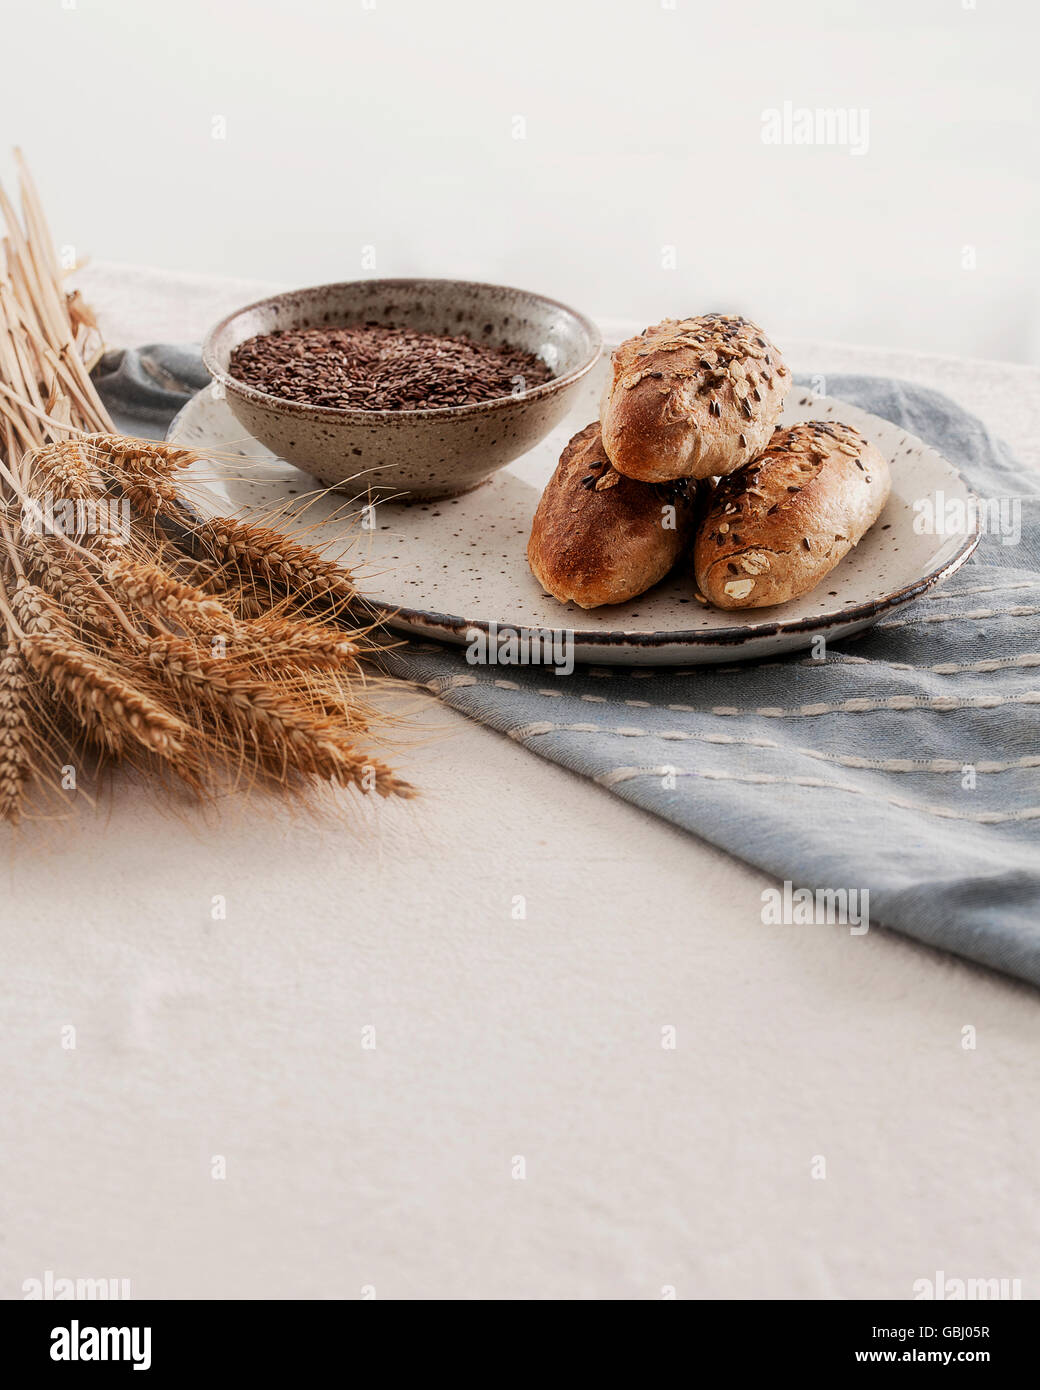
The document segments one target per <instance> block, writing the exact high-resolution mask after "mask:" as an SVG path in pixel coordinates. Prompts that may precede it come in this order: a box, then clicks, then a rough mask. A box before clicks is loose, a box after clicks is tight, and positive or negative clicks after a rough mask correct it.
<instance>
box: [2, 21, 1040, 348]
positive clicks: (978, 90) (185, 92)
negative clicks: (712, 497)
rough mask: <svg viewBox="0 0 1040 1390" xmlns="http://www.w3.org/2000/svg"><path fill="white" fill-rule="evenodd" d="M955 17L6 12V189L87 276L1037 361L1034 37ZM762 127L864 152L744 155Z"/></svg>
mask: <svg viewBox="0 0 1040 1390" xmlns="http://www.w3.org/2000/svg"><path fill="white" fill-rule="evenodd" d="M966 3H967V4H968V5H969V6H970V5H971V3H972V0H793V2H791V0H787V2H785V3H779V0H740V3H739V4H724V3H718V2H717V0H716V2H715V3H706V2H705V0H664V3H663V4H662V0H598V3H593V0H527V3H522V4H512V5H510V4H499V3H492V0H295V3H287V2H286V0H248V3H247V2H246V0H222V3H219V4H217V3H214V0H177V2H176V3H170V0H163V3H158V2H157V0H31V3H29V0H15V3H12V0H3V3H2V8H3V11H4V50H5V56H6V58H7V61H6V62H5V64H4V77H3V82H2V84H0V116H2V121H0V130H2V132H3V135H4V136H5V140H4V147H5V148H4V152H3V155H2V157H0V172H2V173H3V174H4V175H5V182H6V183H7V184H8V186H9V184H10V177H9V176H10V172H11V166H10V163H9V161H8V159H7V155H6V145H7V144H8V143H13V142H15V141H20V142H21V143H22V145H23V146H24V147H25V149H26V152H27V154H28V155H29V157H30V159H31V162H32V165H33V167H34V169H35V171H36V175H37V180H38V182H39V183H40V185H41V188H42V192H43V195H44V200H45V205H46V207H47V208H48V209H49V210H50V212H51V215H52V219H53V223H54V233H55V237H56V239H57V240H58V241H59V243H61V244H65V245H70V246H73V247H74V248H75V250H76V252H77V253H78V254H79V255H81V256H85V255H89V256H92V257H94V258H99V259H102V260H122V261H130V262H137V263H144V264H151V265H155V266H161V267H164V268H168V269H183V270H196V271H203V272H211V273H214V274H220V275H234V276H241V277H252V278H257V279H261V280H266V281H275V282H279V283H284V284H303V283H318V282H321V281H324V280H332V279H353V278H356V277H358V276H361V275H367V274H378V275H412V274H418V275H449V276H462V277H468V278H473V279H486V280H494V281H502V282H507V283H514V284H518V285H523V286H525V287H529V288H532V289H536V290H539V291H542V292H545V293H549V294H552V295H555V296H557V297H559V298H562V299H564V300H566V301H568V302H571V303H574V304H576V305H577V306H579V307H581V308H583V309H585V310H587V311H588V312H590V313H592V314H594V315H599V316H601V317H608V316H610V317H623V318H633V319H637V320H640V321H642V322H650V321H654V320H655V319H656V318H659V317H661V316H663V315H665V314H679V313H682V314H684V313H691V312H700V311H703V310H706V309H735V310H742V311H744V312H747V313H750V314H751V315H753V316H754V317H756V318H758V319H759V320H760V321H762V322H763V323H764V324H765V325H766V327H767V328H768V329H769V330H770V331H771V332H772V333H773V334H774V335H775V336H776V337H777V338H778V339H780V341H781V342H782V341H783V340H784V338H785V337H787V336H788V335H792V336H798V337H812V338H817V339H819V338H824V339H835V340H841V341H848V342H860V343H868V344H877V345H884V346H888V347H895V348H907V349H912V350H918V351H928V352H939V353H948V354H957V355H966V356H978V357H991V358H1002V359H1013V360H1018V361H1038V360H1040V294H1038V287H1037V273H1036V250H1037V246H1038V245H1040V216H1038V206H1040V204H1038V195H1037V167H1038V159H1037V153H1038V150H1037V138H1036V135H1037V126H1036V117H1035V96H1034V92H1035V88H1036V54H1037V37H1038V35H1040V23H1038V19H1037V14H1038V11H1037V8H1036V6H1035V4H1034V3H1032V0H976V8H970V7H969V8H965V4H966ZM673 5H674V8H672V6H673ZM785 101H790V102H792V103H794V105H795V106H796V107H809V108H816V107H843V108H865V109H866V110H867V111H868V113H869V147H868V150H867V153H866V154H865V155H864V156H862V157H857V156H855V155H852V154H850V153H849V151H848V150H847V149H838V148H826V147H819V146H792V145H788V146H775V145H766V144H764V143H763V141H762V129H763V121H762V115H763V111H765V110H766V109H768V108H780V107H782V105H783V103H784V102H785ZM518 117H519V118H521V120H522V122H523V124H522V126H521V125H520V124H518V122H517V118H518ZM217 118H222V119H223V122H224V126H223V127H221V125H220V123H219V120H218V119H217ZM215 122H216V124H215ZM222 128H223V129H225V130H226V138H224V139H215V138H213V136H214V131H215V130H216V131H217V132H218V133H219V131H220V130H221V129H222ZM518 133H523V134H524V137H525V138H522V139H517V138H514V136H515V135H516V134H518ZM366 247H368V248H372V250H371V251H370V252H369V253H368V260H367V261H366V260H365V259H363V258H364V256H365V252H364V248H366ZM666 247H673V248H674V259H675V263H676V266H675V269H666V268H664V266H663V264H662V261H663V248H666ZM966 247H971V248H973V254H974V257H975V261H976V268H975V269H973V270H971V269H965V268H964V266H963V262H964V259H965V248H966ZM373 257H374V266H373V265H372V258H373ZM796 365H797V364H796Z"/></svg>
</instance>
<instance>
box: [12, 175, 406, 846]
mask: <svg viewBox="0 0 1040 1390" xmlns="http://www.w3.org/2000/svg"><path fill="white" fill-rule="evenodd" d="M15 157H16V160H17V163H18V172H19V179H20V185H21V187H20V192H21V216H19V215H18V213H17V212H16V211H15V209H14V208H13V207H12V205H11V203H10V202H9V201H8V199H7V197H6V195H5V194H4V193H3V190H2V189H0V215H2V217H3V220H4V222H5V223H6V228H7V236H6V238H5V240H4V243H3V254H2V256H0V622H2V624H3V633H2V638H0V818H2V819H6V820H9V821H16V820H17V819H18V818H19V816H20V815H23V814H24V815H37V816H39V815H50V814H53V812H54V811H55V810H56V809H57V810H62V809H67V808H68V806H69V805H70V804H74V799H73V798H70V796H69V788H70V787H72V786H76V787H77V788H81V786H82V783H81V779H82V778H84V777H85V778H86V779H87V780H88V782H89V781H92V780H96V777H97V775H98V774H99V773H100V772H102V771H104V769H105V768H106V767H107V766H109V765H110V764H112V763H113V762H115V761H118V762H120V763H126V764H129V765H130V766H132V767H134V768H137V769H139V770H140V771H141V772H143V773H145V774H146V775H147V776H148V777H150V778H152V777H155V778H158V779H162V780H163V781H166V782H169V781H170V780H171V779H172V780H174V781H175V782H177V783H180V784H183V785H184V786H186V787H187V788H188V789H190V790H191V791H192V792H193V793H197V794H199V795H202V794H205V793H206V792H207V791H208V790H210V789H212V788H213V787H214V786H215V785H219V786H221V787H225V786H227V785H228V781H229V779H230V781H231V782H232V783H239V782H241V781H243V780H246V781H248V782H253V781H259V782H262V783H266V784H273V785H275V786H276V787H278V788H279V789H284V790H286V791H298V790H302V789H304V788H306V787H307V786H308V785H312V784H313V783H314V781H315V779H317V780H321V781H327V782H332V783H336V784H339V785H341V786H351V787H355V788H357V789H359V790H361V791H374V792H376V793H378V794H380V795H383V796H388V795H405V796H407V795H409V794H410V793H411V788H410V787H409V785H408V783H406V782H404V781H402V780H400V779H399V778H398V777H397V776H396V775H395V773H394V772H393V771H392V770H391V769H390V768H389V767H388V766H386V765H385V763H383V762H382V761H381V760H380V759H378V758H374V757H373V756H372V755H371V753H369V752H367V751H366V750H365V747H364V741H366V740H370V739H371V738H372V737H373V736H374V735H375V734H377V733H378V732H379V729H380V724H381V721H382V719H383V716H381V715H378V714H376V713H374V712H373V710H372V709H371V707H370V706H369V705H368V704H367V703H366V701H365V699H364V698H363V696H364V685H365V677H364V672H363V669H362V666H361V659H362V657H363V656H364V655H365V653H366V651H367V650H368V649H369V646H370V640H369V637H368V633H367V630H365V629H363V628H358V627H357V625H356V624H355V625H354V627H353V628H352V627H351V626H350V619H349V615H348V612H347V610H348V606H349V605H350V603H351V601H352V600H354V599H355V597H356V595H355V590H354V586H353V584H352V582H351V579H350V576H349V574H348V573H347V572H346V571H345V570H344V569H342V568H340V567H338V566H336V565H334V564H332V563H330V562H328V561H327V560H325V559H324V558H323V557H322V556H321V555H320V554H319V553H317V552H316V551H314V550H312V549H309V548H307V547H305V546H302V545H298V544H296V543H295V542H293V541H290V540H289V539H287V537H286V536H284V535H282V534H280V533H279V531H277V530H275V529H268V528H267V527H261V526H256V525H248V524H245V523H243V522H242V521H237V520H234V519H232V518H219V519H213V520H197V519H195V518H194V517H191V516H190V515H189V520H188V521H187V523H185V513H184V511H183V509H182V508H181V506H180V504H179V501H178V491H177V487H176V483H175V479H176V478H177V475H178V472H179V470H181V469H183V468H185V467H187V466H188V465H189V464H190V463H192V462H194V461H195V458H196V456H195V455H194V454H193V453H191V452H190V451H187V450H183V449H177V448H173V447H171V446H169V445H167V444H163V443H158V442H155V441H150V440H145V439H132V438H128V437H126V436H124V435H120V434H118V433H117V432H116V431H115V429H114V426H113V424H112V421H111V420H110V419H109V417H108V415H107V413H106V411H105V408H104V406H103V404H102V402H101V400H100V398H99V396H98V394H97V391H96V390H95V388H94V385H93V383H92V381H91V377H90V371H91V368H92V367H93V366H94V365H95V364H96V362H97V360H98V358H99V357H100V354H101V350H102V344H101V340H100V336H99V334H98V331H97V326H96V323H95V321H94V318H93V316H92V314H91V313H90V311H89V309H87V307H86V306H85V305H84V304H83V303H82V301H81V299H80V297H79V295H78V294H75V293H74V294H71V295H66V294H65V292H64V290H63V288H62V276H61V271H60V269H59V266H58V262H57V258H56V256H55V253H54V248H53V245H52V243H51V240H50V237H49V234H48V231H47V226H46V223H45V220H44V217H43V214H42V211H41V207H40V202H39V199H38V197H37V194H36V192H35V189H34V187H33V184H32V180H31V178H30V177H29V173H28V170H27V169H26V167H25V163H24V161H23V160H22V158H21V155H20V154H18V152H16V155H15Z"/></svg>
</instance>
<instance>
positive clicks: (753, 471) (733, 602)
mask: <svg viewBox="0 0 1040 1390" xmlns="http://www.w3.org/2000/svg"><path fill="white" fill-rule="evenodd" d="M889 486H890V480H889V472H888V464H887V462H886V461H885V459H884V458H882V456H881V455H880V454H879V453H878V451H877V449H875V448H874V446H873V444H868V443H867V441H866V440H865V439H864V438H863V436H862V435H861V434H859V433H857V431H856V430H854V429H853V428H852V426H851V425H843V424H839V423H837V422H834V421H822V420H810V421H808V422H807V423H805V424H800V425H792V426H791V427H790V428H789V429H780V428H778V429H777V430H776V432H775V433H774V435H773V438H772V440H771V441H770V443H769V447H768V449H767V450H766V451H765V453H764V454H763V455H762V456H761V458H757V459H755V461H754V462H753V463H749V464H748V465H747V466H746V467H745V468H742V469H741V470H740V472H739V473H731V474H730V475H729V476H728V477H726V478H723V479H721V481H720V482H719V484H718V486H717V487H716V489H715V492H714V494H713V495H712V497H711V500H710V502H709V504H708V512H707V515H706V516H705V517H704V519H703V521H702V522H701V524H700V526H699V527H698V529H697V539H696V542H695V545H694V552H693V560H694V572H695V574H696V578H697V586H698V588H699V589H700V591H701V593H702V594H703V595H704V597H705V598H706V599H707V600H708V602H709V603H713V604H715V606H716V607H718V608H764V607H766V606H767V605H770V604H774V603H786V602H787V601H788V599H792V598H797V597H798V596H799V595H800V594H805V593H808V591H809V590H810V589H811V588H813V587H814V586H815V585H816V584H818V583H819V582H820V580H821V579H822V578H823V577H824V575H826V574H829V573H830V571H831V570H832V569H833V568H834V566H835V565H836V564H837V563H838V561H839V560H840V559H841V558H842V556H844V555H846V554H847V553H848V552H849V551H850V550H851V549H852V547H853V546H854V545H857V544H858V543H859V541H860V540H861V539H862V537H863V536H864V535H865V534H866V532H867V531H868V530H869V529H870V527H871V526H873V524H874V522H875V521H876V520H877V518H878V516H879V515H880V513H881V509H882V508H883V507H884V505H885V500H886V498H887V497H888V491H889Z"/></svg>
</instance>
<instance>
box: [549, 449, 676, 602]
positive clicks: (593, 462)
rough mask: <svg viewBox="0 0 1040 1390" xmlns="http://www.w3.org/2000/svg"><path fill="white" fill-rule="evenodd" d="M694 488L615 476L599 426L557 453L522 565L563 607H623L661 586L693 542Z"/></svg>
mask: <svg viewBox="0 0 1040 1390" xmlns="http://www.w3.org/2000/svg"><path fill="white" fill-rule="evenodd" d="M695 487H696V485H695V484H692V483H684V482H683V483H676V484H669V485H668V486H663V485H662V486H658V487H653V486H650V485H649V484H647V483H636V482H633V481H632V479H631V478H623V477H622V476H621V474H620V473H617V472H615V470H614V469H613V468H611V466H610V464H609V462H608V461H607V456H606V454H605V453H604V452H603V441H602V439H601V438H600V430H599V423H598V421H594V422H593V423H592V424H591V425H586V426H585V428H584V429H583V430H581V431H580V432H579V433H578V434H576V435H575V436H574V438H573V439H572V440H571V441H570V443H569V444H568V445H567V447H566V448H565V449H564V451H563V453H562V454H561V455H560V462H559V464H558V465H557V467H556V472H555V473H554V474H553V476H552V477H551V478H550V479H549V482H548V485H547V486H546V489H545V491H544V492H543V493H542V499H541V501H540V502H539V503H538V510H537V511H536V512H535V514H534V522H533V523H532V526H531V538H530V540H529V541H528V543H527V559H528V562H529V563H530V566H531V569H532V571H533V573H534V576H535V578H536V579H537V580H538V582H539V583H540V584H541V585H542V587H543V588H544V589H546V590H547V591H548V592H549V593H550V594H552V595H553V597H554V598H558V599H559V600H560V602H561V603H568V602H571V603H576V604H578V606H579V607H581V608H598V607H599V606H600V605H601V604H604V603H624V602H626V600H628V599H630V598H635V596H636V595H637V594H641V593H643V591H644V590H645V589H649V588H650V587H651V585H653V584H656V583H657V582H658V580H660V579H663V578H664V577H665V575H666V574H667V573H668V571H669V570H670V569H671V568H672V566H673V565H674V564H675V562H676V560H677V559H678V558H679V555H680V554H681V553H682V551H683V549H684V547H685V546H686V544H687V542H688V541H689V540H690V538H691V536H692V534H693V525H694V508H693V498H694V492H695Z"/></svg>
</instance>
